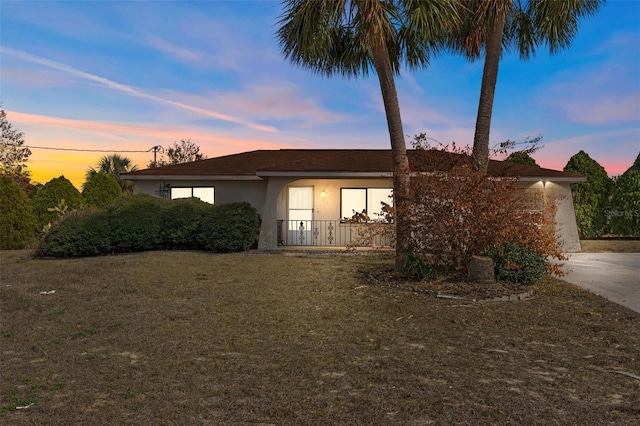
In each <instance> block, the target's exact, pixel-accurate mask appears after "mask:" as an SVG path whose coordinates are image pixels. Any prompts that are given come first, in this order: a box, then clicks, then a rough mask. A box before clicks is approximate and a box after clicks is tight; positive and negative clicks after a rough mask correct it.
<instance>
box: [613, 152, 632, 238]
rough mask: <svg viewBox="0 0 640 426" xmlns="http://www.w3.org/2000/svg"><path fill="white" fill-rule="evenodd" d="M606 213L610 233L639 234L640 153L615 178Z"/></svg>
mask: <svg viewBox="0 0 640 426" xmlns="http://www.w3.org/2000/svg"><path fill="white" fill-rule="evenodd" d="M606 215H607V218H608V219H609V223H608V231H609V232H611V233H612V234H616V235H623V236H640V154H638V156H637V157H636V161H635V162H634V163H633V164H632V165H631V167H629V168H628V169H627V171H625V172H624V173H623V174H622V175H620V177H618V179H616V181H615V184H614V187H613V191H612V193H611V200H610V201H609V208H608V209H607V211H606Z"/></svg>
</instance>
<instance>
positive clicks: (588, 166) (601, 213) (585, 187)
mask: <svg viewBox="0 0 640 426" xmlns="http://www.w3.org/2000/svg"><path fill="white" fill-rule="evenodd" d="M564 171H565V172H573V173H580V174H582V175H584V176H585V177H586V178H587V181H586V182H583V183H574V184H571V191H572V192H573V205H574V208H575V211H576V219H577V222H578V232H579V233H580V236H581V237H586V238H594V237H599V236H601V235H602V234H604V232H605V227H606V224H607V216H606V212H605V210H606V209H607V204H608V200H609V195H610V194H611V189H612V188H613V180H612V179H611V178H610V177H609V176H608V175H607V172H606V170H605V169H604V167H602V166H601V165H600V164H598V162H597V161H595V160H594V159H592V158H591V157H589V154H587V153H586V152H584V151H580V152H578V153H577V154H575V155H574V156H573V157H571V158H570V159H569V161H568V162H567V165H566V166H564Z"/></svg>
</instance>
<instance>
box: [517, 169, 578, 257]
mask: <svg viewBox="0 0 640 426" xmlns="http://www.w3.org/2000/svg"><path fill="white" fill-rule="evenodd" d="M520 185H521V186H522V187H523V188H525V189H527V190H535V191H542V192H543V193H544V194H545V195H546V196H548V197H549V199H553V200H554V201H555V202H556V205H557V211H556V217H555V221H556V226H557V231H558V235H559V237H560V239H561V240H562V247H563V251H564V252H565V253H578V252H580V236H579V235H578V225H577V224H576V215H575V210H574V209H573V197H572V195H571V185H570V184H569V183H568V182H542V181H538V182H521V184H520Z"/></svg>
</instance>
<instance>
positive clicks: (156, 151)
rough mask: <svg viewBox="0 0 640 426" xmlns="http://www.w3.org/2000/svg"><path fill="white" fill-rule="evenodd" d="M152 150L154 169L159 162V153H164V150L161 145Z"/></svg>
mask: <svg viewBox="0 0 640 426" xmlns="http://www.w3.org/2000/svg"><path fill="white" fill-rule="evenodd" d="M151 149H152V150H153V167H157V166H158V161H157V159H156V155H157V154H158V151H162V150H163V149H162V147H161V146H160V145H156V146H154V147H153V148H151Z"/></svg>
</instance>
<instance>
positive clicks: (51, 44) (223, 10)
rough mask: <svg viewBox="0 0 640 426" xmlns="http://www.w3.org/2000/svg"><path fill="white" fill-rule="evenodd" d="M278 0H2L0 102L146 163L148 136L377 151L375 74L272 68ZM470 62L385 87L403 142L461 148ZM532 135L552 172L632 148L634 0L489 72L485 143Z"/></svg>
mask: <svg viewBox="0 0 640 426" xmlns="http://www.w3.org/2000/svg"><path fill="white" fill-rule="evenodd" d="M280 12H281V6H280V4H279V2H277V1H266V0H265V1H194V2H187V1H182V2H168V1H81V2H73V1H60V2H56V1H43V2H40V1H7V0H2V1H1V2H0V37H1V38H0V61H1V62H0V69H1V74H0V100H1V102H2V107H3V108H4V109H5V110H6V111H7V116H8V119H9V121H10V122H11V123H12V124H13V125H14V127H16V128H18V129H19V130H21V131H23V132H24V133H25V137H26V141H27V144H28V145H30V146H37V147H50V148H67V149H87V150H113V152H121V153H123V155H127V156H129V157H130V158H132V159H133V160H134V161H135V162H136V163H137V164H138V166H139V167H141V168H144V167H145V166H146V164H147V163H148V162H149V160H151V158H152V155H151V154H150V153H148V152H147V153H136V152H127V151H145V150H149V149H150V148H151V147H152V146H154V145H163V146H168V145H170V144H171V143H172V142H173V141H176V140H180V139H191V140H192V141H193V142H194V143H196V144H197V145H199V146H200V147H201V151H202V152H204V153H205V154H206V155H207V156H209V157H215V156H218V155H225V154H230V153H236V152H243V151H247V150H254V149H277V148H388V147H389V136H388V132H387V128H386V121H385V115H384V110H383V105H382V98H381V95H380V89H379V86H378V82H377V78H376V77H375V75H371V76H369V77H366V78H359V79H350V80H344V79H340V78H331V79H329V78H326V77H321V76H318V75H316V74H314V73H312V72H310V71H308V70H306V69H301V68H298V67H295V66H293V65H291V64H290V63H288V62H287V61H285V60H284V59H283V58H282V56H281V54H280V48H279V46H278V43H277V40H276V38H275V31H276V28H277V20H278V16H279V15H280ZM481 73H482V63H481V62H475V63H470V62H468V61H467V60H465V59H464V58H461V57H457V56H452V55H441V56H438V57H434V58H432V63H431V66H430V67H429V68H426V69H423V70H419V71H404V72H403V73H402V75H401V76H400V77H399V78H398V80H397V86H398V91H399V98H400V107H401V113H402V118H403V124H404V131H405V134H406V135H407V144H409V141H410V139H411V137H412V136H413V135H415V134H416V133H419V132H425V133H427V135H428V136H429V137H431V138H434V139H437V140H439V141H441V142H443V143H449V142H451V141H455V142H456V143H457V144H462V145H465V144H471V143H472V142H473V130H474V125H475V116H476V108H477V103H478V96H479V91H480V79H481ZM537 135H542V136H543V140H542V143H544V145H545V146H544V148H542V149H541V150H540V151H539V152H537V153H536V154H534V158H536V160H537V161H538V163H539V164H540V165H541V166H543V167H548V168H554V169H562V167H564V165H565V164H566V162H567V161H568V159H569V158H570V157H571V155H573V154H575V153H577V152H578V151H580V150H584V151H586V152H587V153H588V154H589V155H591V157H592V158H594V159H595V160H596V161H598V162H599V163H600V164H602V165H603V166H604V167H605V168H606V169H607V172H608V173H609V174H620V173H622V172H624V170H626V168H628V167H629V166H630V165H631V164H632V163H633V160H634V159H635V157H636V156H637V155H638V153H639V152H640V1H631V0H630V1H624V0H617V1H616V0H610V1H609V2H607V3H606V4H605V5H604V6H603V7H602V8H601V10H600V11H599V12H598V14H597V15H596V16H594V17H591V18H587V19H586V20H584V21H582V22H581V24H580V29H579V33H578V35H577V37H576V38H575V39H574V41H573V43H572V46H571V47H570V48H569V49H567V50H564V51H562V52H560V53H559V54H557V55H554V56H550V55H549V53H548V52H547V51H544V50H541V51H539V52H538V53H537V55H536V56H535V57H534V58H533V59H531V60H529V61H526V62H522V61H521V60H520V59H519V58H518V56H517V55H515V54H508V55H506V56H505V57H504V59H503V61H502V62H501V65H500V75H499V77H498V86H497V91H496V99H495V105H494V116H493V126H492V133H491V139H492V143H496V144H497V143H499V142H501V141H504V140H506V139H511V140H522V139H524V138H526V137H528V136H531V137H533V136H537ZM32 151H33V154H32V156H31V157H30V161H29V169H30V170H31V172H32V177H33V180H35V181H39V182H42V183H44V182H46V181H48V180H49V179H51V178H53V177H57V176H60V175H62V174H64V175H65V176H66V177H67V178H69V179H71V180H72V182H73V183H74V184H76V185H77V186H79V185H81V184H82V182H83V181H84V173H85V171H86V170H87V168H88V167H89V166H92V165H95V164H96V163H97V161H98V160H99V158H100V157H101V156H102V155H107V154H109V153H110V152H80V151H61V150H44V149H39V148H37V149H36V148H34V149H33V150H32Z"/></svg>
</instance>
